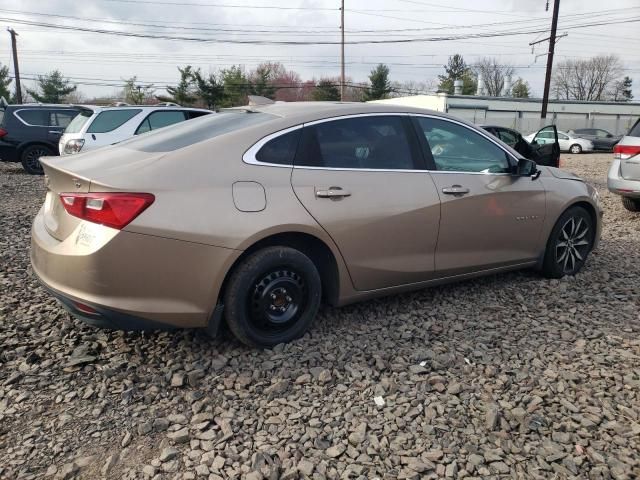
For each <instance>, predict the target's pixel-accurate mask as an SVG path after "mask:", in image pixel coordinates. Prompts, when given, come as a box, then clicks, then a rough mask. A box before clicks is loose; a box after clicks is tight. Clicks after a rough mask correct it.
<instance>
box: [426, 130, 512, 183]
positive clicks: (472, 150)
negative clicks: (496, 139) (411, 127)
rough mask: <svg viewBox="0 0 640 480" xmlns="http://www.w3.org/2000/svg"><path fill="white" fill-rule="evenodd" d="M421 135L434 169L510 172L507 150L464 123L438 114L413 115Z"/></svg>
mask: <svg viewBox="0 0 640 480" xmlns="http://www.w3.org/2000/svg"><path fill="white" fill-rule="evenodd" d="M416 124H417V127H418V132H419V134H420V135H423V136H424V140H425V143H426V145H425V146H426V148H427V149H428V152H425V153H427V154H428V153H429V152H430V153H431V157H433V162H434V163H435V167H436V170H439V171H445V172H447V171H448V172H479V173H509V172H510V171H511V166H510V164H509V159H508V157H507V153H506V152H505V151H504V150H502V149H501V148H500V147H498V146H497V145H496V144H495V143H493V142H491V141H489V140H488V139H487V138H485V137H484V136H482V135H480V134H479V133H476V132H474V131H473V130H471V129H470V128H468V127H465V126H463V125H460V124H457V123H453V122H449V121H447V120H441V119H437V118H428V117H416Z"/></svg>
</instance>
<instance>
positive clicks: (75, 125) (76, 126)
mask: <svg viewBox="0 0 640 480" xmlns="http://www.w3.org/2000/svg"><path fill="white" fill-rule="evenodd" d="M91 115H93V110H80V113H79V114H78V115H76V116H75V117H74V118H73V120H71V122H69V125H67V128H65V130H64V132H65V133H78V132H79V131H80V130H82V127H83V126H84V124H85V123H87V120H89V118H91Z"/></svg>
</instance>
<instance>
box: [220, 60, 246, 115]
mask: <svg viewBox="0 0 640 480" xmlns="http://www.w3.org/2000/svg"><path fill="white" fill-rule="evenodd" d="M221 76H222V83H223V85H224V100H223V105H224V106H225V107H233V106H238V105H245V104H246V103H247V95H248V94H249V80H248V79H247V76H246V75H245V74H244V70H243V69H242V68H241V67H240V66H236V65H232V66H231V67H230V68H227V69H225V70H222V72H221Z"/></svg>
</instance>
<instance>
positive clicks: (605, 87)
mask: <svg viewBox="0 0 640 480" xmlns="http://www.w3.org/2000/svg"><path fill="white" fill-rule="evenodd" d="M555 70H556V71H555V73H554V75H553V92H554V94H555V97H556V98H558V99H561V100H608V99H610V98H612V97H613V96H614V95H615V87H616V82H617V81H618V80H619V79H620V76H621V74H622V63H621V62H620V59H619V58H618V56H617V55H601V56H597V57H592V58H589V59H587V60H575V59H568V60H565V61H563V62H560V63H559V64H558V66H557V67H556V69H555Z"/></svg>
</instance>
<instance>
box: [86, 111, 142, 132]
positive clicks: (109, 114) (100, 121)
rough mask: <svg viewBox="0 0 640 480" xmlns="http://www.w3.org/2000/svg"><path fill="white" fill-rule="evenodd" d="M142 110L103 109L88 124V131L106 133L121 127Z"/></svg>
mask: <svg viewBox="0 0 640 480" xmlns="http://www.w3.org/2000/svg"><path fill="white" fill-rule="evenodd" d="M141 111H142V110H139V109H127V110H105V111H104V112H100V113H99V114H98V116H97V117H96V118H95V119H94V120H93V122H92V123H91V125H89V129H88V130H87V132H88V133H107V132H111V131H113V130H115V129H116V128H119V127H121V126H122V125H124V124H125V123H126V122H127V121H129V120H131V119H132V118H133V117H135V116H136V115H137V114H139V113H140V112H141Z"/></svg>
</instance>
